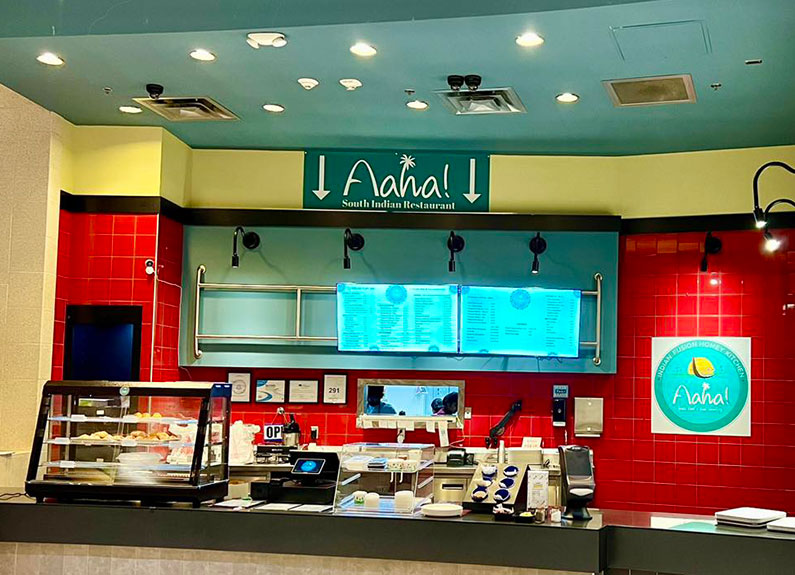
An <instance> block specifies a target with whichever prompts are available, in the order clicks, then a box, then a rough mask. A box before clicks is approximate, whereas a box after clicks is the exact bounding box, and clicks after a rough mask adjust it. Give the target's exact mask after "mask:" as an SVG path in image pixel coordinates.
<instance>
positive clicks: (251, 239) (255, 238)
mask: <svg viewBox="0 0 795 575" xmlns="http://www.w3.org/2000/svg"><path fill="white" fill-rule="evenodd" d="M240 234H243V246H244V247H245V248H246V249H249V250H255V249H257V248H258V247H259V243H260V241H259V234H258V233H257V232H247V231H246V230H244V229H243V228H242V227H241V226H237V227H236V228H235V237H234V239H233V240H232V267H233V268H239V267H240V256H239V255H238V254H237V236H239V235H240Z"/></svg>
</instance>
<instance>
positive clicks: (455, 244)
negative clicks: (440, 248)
mask: <svg viewBox="0 0 795 575" xmlns="http://www.w3.org/2000/svg"><path fill="white" fill-rule="evenodd" d="M465 245H466V242H465V241H464V238H462V237H461V236H459V235H458V234H457V233H455V232H454V231H451V232H450V236H449V237H448V238H447V249H448V250H450V260H449V261H448V262H447V271H449V272H451V273H452V272H454V271H455V255H456V254H457V253H460V252H462V251H463V250H464V246H465Z"/></svg>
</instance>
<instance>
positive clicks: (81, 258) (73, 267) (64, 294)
mask: <svg viewBox="0 0 795 575" xmlns="http://www.w3.org/2000/svg"><path fill="white" fill-rule="evenodd" d="M157 218H158V216H156V215H149V214H147V215H132V214H118V215H117V214H84V213H71V212H68V211H66V210H61V213H60V228H59V236H58V267H57V278H56V284H55V331H54V345H53V361H52V364H53V368H52V377H53V378H54V379H61V378H62V377H63V357H64V346H63V344H64V334H65V327H66V326H65V319H66V306H67V305H69V304H74V305H137V306H141V307H142V316H143V319H142V325H141V380H144V381H148V380H149V374H150V367H151V355H152V354H151V349H152V309H153V301H154V280H153V279H152V276H147V275H146V273H145V271H144V267H145V266H144V262H145V261H146V259H147V258H152V259H154V257H155V255H156V249H157Z"/></svg>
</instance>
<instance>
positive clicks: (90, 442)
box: [44, 437, 220, 448]
mask: <svg viewBox="0 0 795 575" xmlns="http://www.w3.org/2000/svg"><path fill="white" fill-rule="evenodd" d="M44 443H45V445H74V446H78V447H80V446H84V447H130V448H133V447H169V448H174V447H193V443H188V442H185V441H137V440H124V439H122V440H112V441H104V440H101V439H70V438H68V437H56V438H54V439H47V440H45V441H44ZM211 445H220V442H216V443H212V444H211Z"/></svg>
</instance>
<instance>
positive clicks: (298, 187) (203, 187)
mask: <svg viewBox="0 0 795 575" xmlns="http://www.w3.org/2000/svg"><path fill="white" fill-rule="evenodd" d="M303 181H304V153H303V152H271V151H254V150H193V164H192V171H191V187H190V197H189V201H188V204H189V205H190V206H191V207H199V208H208V207H214V208H215V207H220V208H283V209H287V208H301V207H302V204H301V202H302V199H301V194H302V187H303Z"/></svg>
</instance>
